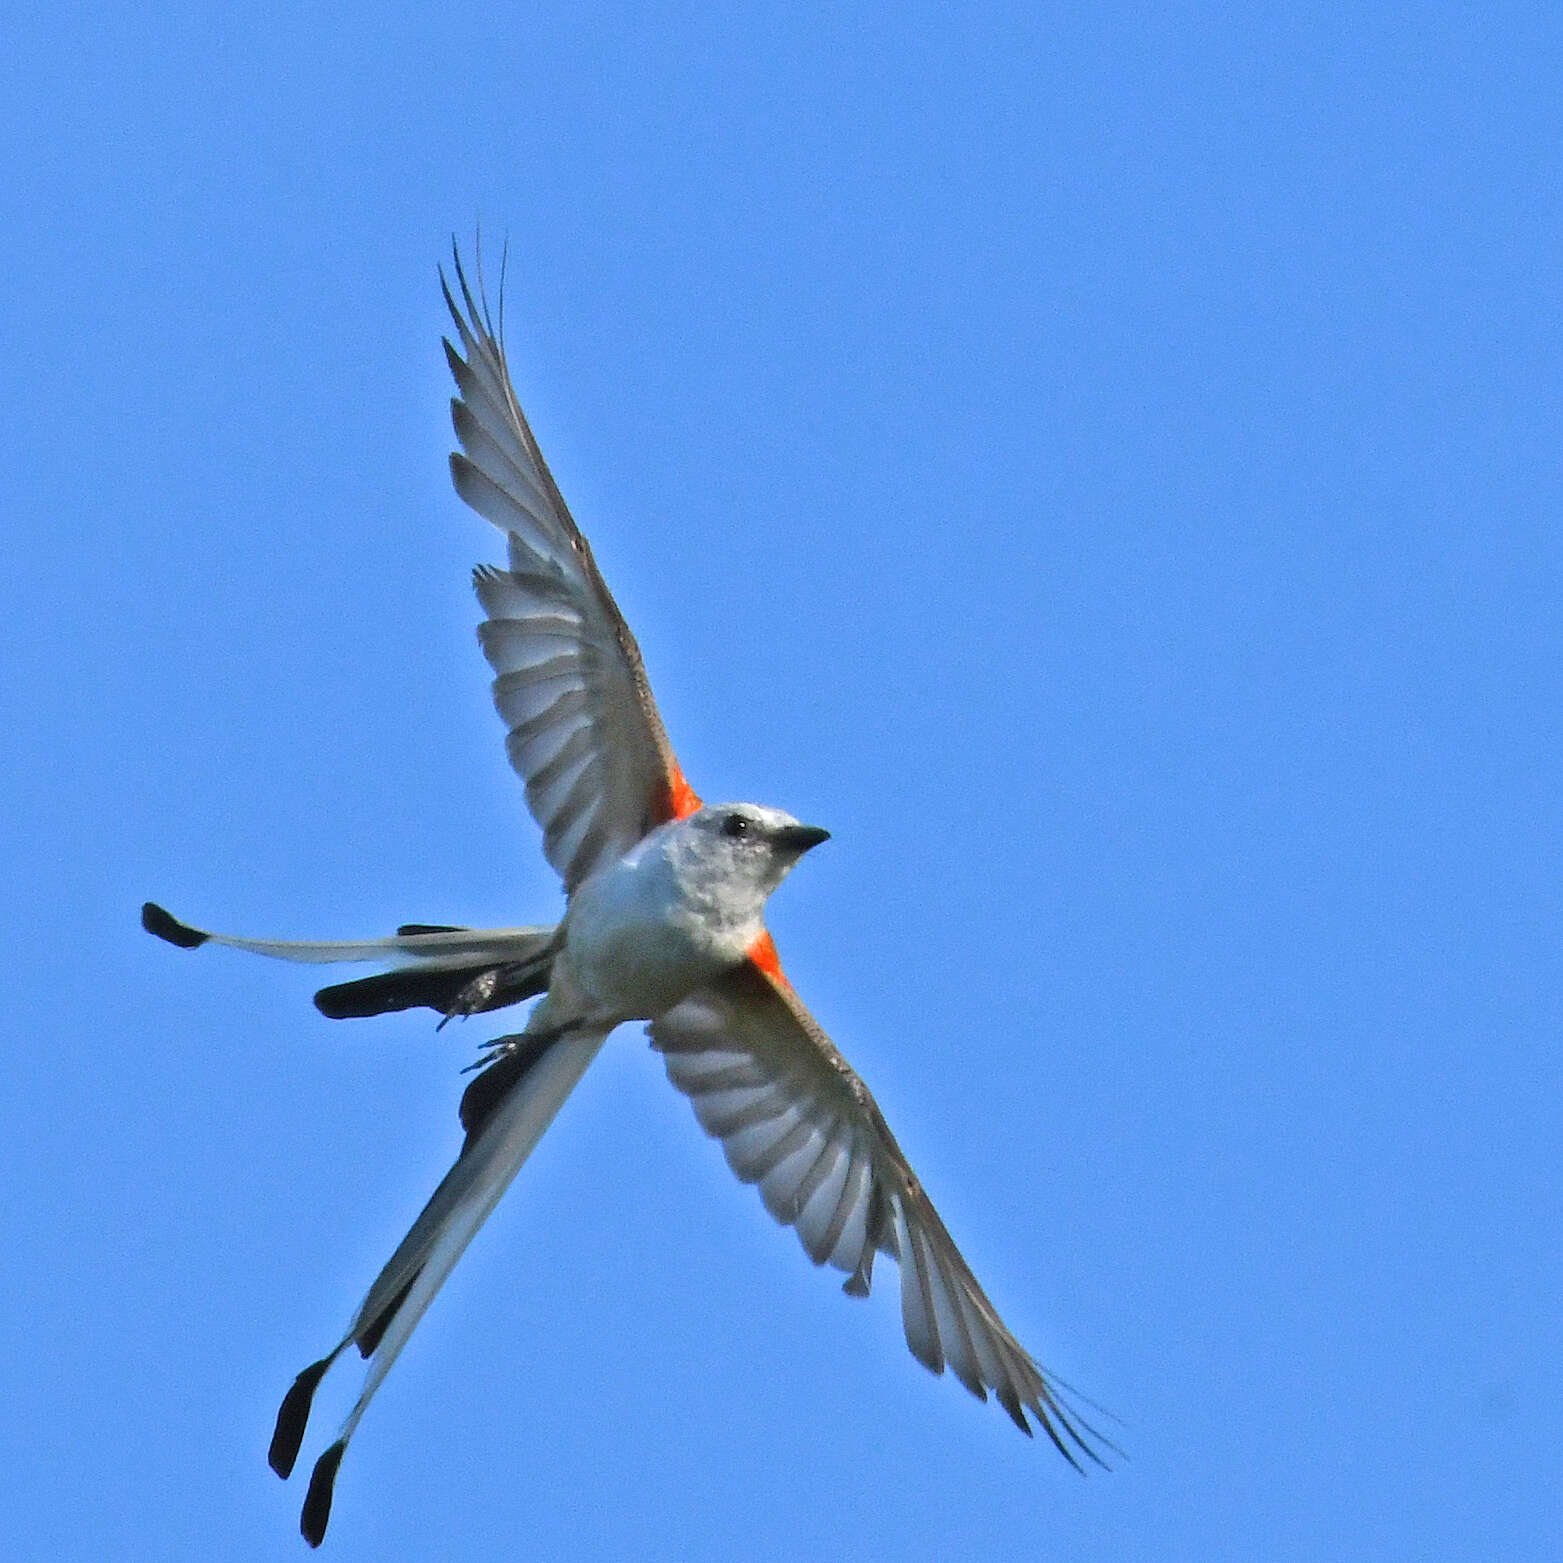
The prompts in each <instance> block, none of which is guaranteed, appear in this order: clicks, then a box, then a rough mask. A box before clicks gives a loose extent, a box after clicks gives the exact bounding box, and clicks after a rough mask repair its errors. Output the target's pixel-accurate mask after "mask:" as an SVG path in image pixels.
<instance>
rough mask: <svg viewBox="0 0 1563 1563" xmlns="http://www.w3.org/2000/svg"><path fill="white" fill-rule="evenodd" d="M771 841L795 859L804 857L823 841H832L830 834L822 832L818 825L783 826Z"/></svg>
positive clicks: (825, 831)
mask: <svg viewBox="0 0 1563 1563" xmlns="http://www.w3.org/2000/svg"><path fill="white" fill-rule="evenodd" d="M771 840H772V841H774V842H775V843H776V845H777V846H778V847H780V848H781V849H782V851H784V852H791V853H792V854H793V855H794V856H795V857H802V856H803V854H804V853H805V852H807V851H808V850H809V848H810V847H817V846H818V845H819V844H820V842H822V841H829V840H830V832H829V831H828V830H821V829H820V827H819V826H818V825H783V826H782V827H781V829H780V830H778V831H777V832H776V833H775V834H774V835H773V836H772V837H771Z"/></svg>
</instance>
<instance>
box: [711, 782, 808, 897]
mask: <svg viewBox="0 0 1563 1563" xmlns="http://www.w3.org/2000/svg"><path fill="white" fill-rule="evenodd" d="M681 831H682V832H684V833H686V834H685V839H686V841H687V843H688V846H689V849H690V851H691V853H692V854H693V855H694V856H696V857H697V858H698V859H699V860H700V862H701V864H702V865H703V866H704V867H705V868H706V869H707V870H708V871H710V872H712V873H714V874H715V875H716V876H717V877H719V878H721V879H722V880H724V881H725V882H727V883H728V884H730V885H732V886H734V887H735V888H736V887H737V886H740V885H742V886H745V887H747V888H749V889H752V890H754V891H756V892H757V893H758V894H759V896H760V897H761V898H762V899H763V898H764V897H765V896H768V895H769V894H770V893H771V891H773V890H774V889H775V888H776V887H777V885H779V884H780V883H781V882H782V880H783V879H785V878H786V877H787V874H788V872H789V871H790V870H791V868H792V866H793V864H794V863H796V862H797V861H798V859H799V858H800V857H802V856H803V854H804V853H805V852H807V851H808V850H809V849H810V848H811V847H817V846H818V845H819V844H820V842H822V841H825V840H828V839H829V836H830V832H829V831H828V830H821V829H820V828H819V826H817V825H803V824H800V823H799V822H798V821H797V820H795V819H794V818H793V817H792V815H790V814H787V813H785V812H784V811H783V810H781V809H768V808H766V807H765V806H764V805H763V804H760V803H708V804H706V806H705V807H704V808H702V809H699V810H697V811H696V812H695V813H694V814H691V815H690V816H689V818H688V819H686V820H683V821H681Z"/></svg>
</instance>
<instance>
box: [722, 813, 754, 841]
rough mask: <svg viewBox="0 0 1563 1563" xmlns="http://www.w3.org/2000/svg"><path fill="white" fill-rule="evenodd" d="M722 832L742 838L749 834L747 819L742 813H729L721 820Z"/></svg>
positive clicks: (725, 834)
mask: <svg viewBox="0 0 1563 1563" xmlns="http://www.w3.org/2000/svg"><path fill="white" fill-rule="evenodd" d="M722 834H723V835H724V836H732V837H734V838H742V837H744V836H747V835H748V834H749V821H748V820H746V819H745V818H744V817H743V815H742V814H729V815H728V816H727V818H726V819H724V820H723V821H722Z"/></svg>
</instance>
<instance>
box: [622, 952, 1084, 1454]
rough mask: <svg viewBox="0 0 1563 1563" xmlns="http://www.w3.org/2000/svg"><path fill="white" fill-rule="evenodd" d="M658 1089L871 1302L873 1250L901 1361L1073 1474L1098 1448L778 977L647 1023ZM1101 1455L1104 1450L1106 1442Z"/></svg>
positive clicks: (709, 991)
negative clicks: (1045, 1446)
mask: <svg viewBox="0 0 1563 1563" xmlns="http://www.w3.org/2000/svg"><path fill="white" fill-rule="evenodd" d="M650 1035H651V1041H652V1046H653V1047H655V1048H656V1049H657V1050H658V1051H659V1052H660V1053H661V1054H662V1058H663V1063H664V1065H665V1067H666V1069H667V1073H668V1078H669V1079H670V1080H671V1081H672V1082H673V1084H674V1085H675V1086H677V1087H678V1089H679V1090H680V1091H682V1092H683V1093H684V1094H685V1095H686V1096H687V1097H688V1098H689V1100H690V1103H691V1105H692V1106H693V1107H694V1110H695V1116H696V1118H697V1119H698V1120H699V1122H700V1125H701V1127H702V1128H703V1129H705V1131H706V1132H707V1133H708V1134H710V1135H712V1136H713V1137H715V1138H716V1139H718V1140H719V1141H720V1142H721V1145H722V1150H723V1153H724V1154H725V1156H726V1157H727V1161H728V1164H729V1165H730V1166H731V1167H732V1169H733V1171H734V1172H735V1173H737V1174H738V1176H739V1177H740V1178H742V1179H743V1180H744V1181H745V1182H747V1183H757V1184H758V1185H759V1188H760V1193H761V1196H762V1198H763V1199H764V1201H765V1205H766V1208H767V1209H768V1210H769V1211H770V1212H771V1214H772V1215H773V1216H775V1217H776V1219H777V1220H778V1221H781V1222H783V1223H785V1224H787V1225H791V1226H793V1227H795V1228H796V1229H797V1232H798V1237H799V1239H800V1241H801V1242H802V1244H803V1247H804V1251H805V1252H806V1253H807V1254H808V1256H809V1258H810V1259H812V1260H813V1261H814V1263H815V1264H830V1265H833V1266H834V1267H835V1268H837V1269H839V1270H843V1271H846V1272H848V1274H849V1279H848V1281H847V1283H846V1289H847V1290H848V1291H849V1292H850V1293H853V1294H854V1295H863V1294H866V1292H867V1290H868V1285H869V1278H870V1276H871V1273H872V1264H873V1257H874V1253H875V1251H876V1250H877V1251H879V1252H882V1253H887V1254H890V1255H891V1256H893V1257H894V1258H895V1259H896V1260H897V1262H898V1263H899V1265H900V1269H901V1319H902V1325H903V1328H904V1329H905V1332H906V1341H907V1345H908V1346H909V1347H910V1348H911V1351H912V1355H913V1356H915V1357H916V1358H917V1360H918V1361H919V1362H921V1363H923V1364H924V1366H926V1367H927V1368H929V1369H930V1370H931V1371H933V1372H934V1373H942V1372H943V1371H944V1369H945V1366H946V1365H948V1366H949V1368H950V1370H951V1372H952V1373H954V1375H955V1376H956V1378H958V1379H959V1380H960V1382H961V1383H962V1384H964V1385H965V1386H966V1388H967V1389H969V1390H970V1391H971V1392H972V1394H974V1395H976V1396H977V1398H978V1399H979V1400H986V1399H987V1398H988V1394H989V1392H990V1391H991V1392H992V1393H993V1394H994V1395H995V1397H996V1398H997V1399H998V1401H999V1403H1000V1404H1001V1405H1002V1406H1003V1407H1004V1408H1005V1410H1006V1411H1008V1412H1009V1414H1010V1416H1011V1417H1012V1418H1013V1419H1014V1421H1015V1422H1016V1423H1017V1424H1018V1425H1019V1427H1020V1428H1021V1430H1022V1431H1023V1432H1027V1433H1029V1432H1030V1431H1031V1427H1030V1424H1029V1422H1028V1421H1027V1413H1029V1414H1030V1415H1031V1416H1032V1417H1035V1418H1036V1420H1037V1422H1038V1423H1039V1424H1040V1426H1041V1427H1042V1428H1043V1430H1044V1431H1045V1432H1046V1433H1047V1434H1048V1436H1049V1437H1050V1438H1051V1439H1052V1441H1053V1442H1054V1443H1055V1444H1056V1445H1057V1446H1058V1448H1059V1449H1060V1451H1061V1452H1062V1453H1063V1454H1064V1456H1065V1457H1066V1458H1067V1459H1068V1460H1069V1461H1070V1462H1071V1463H1073V1464H1078V1463H1079V1462H1078V1460H1077V1458H1076V1455H1077V1453H1078V1454H1083V1455H1084V1456H1086V1457H1087V1458H1088V1459H1091V1460H1093V1461H1096V1462H1097V1463H1098V1464H1100V1463H1101V1457H1100V1455H1099V1454H1098V1452H1097V1448H1096V1447H1095V1445H1096V1444H1098V1443H1099V1444H1107V1440H1106V1439H1104V1438H1102V1437H1101V1435H1100V1434H1097V1433H1095V1432H1094V1430H1093V1429H1091V1428H1090V1427H1089V1425H1088V1424H1087V1423H1085V1422H1084V1421H1083V1420H1082V1419H1081V1418H1080V1416H1079V1415H1078V1413H1077V1412H1075V1411H1074V1410H1073V1408H1071V1407H1068V1406H1066V1405H1065V1403H1064V1399H1063V1393H1064V1391H1063V1386H1062V1385H1060V1384H1059V1383H1058V1382H1057V1381H1056V1380H1054V1379H1052V1378H1050V1377H1049V1376H1048V1375H1047V1374H1045V1373H1044V1372H1043V1370H1042V1369H1041V1368H1040V1367H1038V1366H1037V1364H1036V1363H1035V1362H1033V1361H1032V1359H1031V1357H1030V1356H1029V1355H1027V1353H1026V1351H1025V1349H1024V1348H1023V1347H1022V1346H1021V1345H1020V1343H1019V1342H1018V1341H1017V1340H1016V1339H1015V1337H1014V1336H1013V1335H1012V1334H1010V1332H1009V1330H1008V1329H1007V1328H1006V1327H1005V1325H1004V1323H1003V1321H1002V1320H1001V1319H1000V1318H999V1316H998V1313H997V1311H996V1310H995V1309H994V1307H993V1304H992V1303H991V1302H989V1301H988V1298H987V1295H986V1294H985V1293H984V1292H983V1290H982V1288H981V1287H980V1286H979V1285H978V1284H977V1280H976V1277H975V1276H974V1275H973V1274H972V1273H971V1270H970V1269H969V1268H968V1266H967V1264H966V1261H965V1260H964V1259H963V1258H962V1257H961V1254H960V1251H959V1249H957V1248H956V1246H955V1244H954V1242H953V1241H952V1239H951V1238H950V1234H949V1233H948V1231H946V1229H945V1226H944V1223H943V1222H942V1221H941V1220H940V1219H939V1215H938V1212H937V1211H936V1210H935V1209H934V1207H933V1204H932V1202H931V1201H930V1200H929V1198H928V1196H927V1194H926V1193H925V1192H924V1191H923V1188H922V1185H921V1184H920V1183H919V1182H918V1180H917V1176H916V1174H915V1173H914V1172H913V1171H912V1169H911V1166H910V1165H909V1164H908V1162H907V1160H906V1157H905V1155H904V1154H903V1153H902V1151H901V1148H900V1146H899V1145H897V1143H896V1141H895V1137H894V1136H893V1135H892V1134H891V1133H890V1129H889V1126H888V1125H887V1124H886V1123H885V1121H884V1117H883V1115H882V1114H881V1113H880V1111H879V1107H878V1104H877V1103H876V1102H875V1101H874V1099H873V1097H872V1096H871V1095H870V1094H869V1091H868V1088H867V1087H866V1086H865V1085H864V1084H863V1082H862V1080H861V1079H860V1078H859V1077H858V1075H857V1074H856V1073H855V1072H854V1071H853V1070H852V1068H851V1066H850V1065H849V1064H848V1063H847V1061H846V1060H845V1059H844V1058H843V1057H842V1056H841V1054H840V1053H839V1052H838V1051H837V1050H836V1048H835V1046H834V1045H833V1044H832V1043H831V1041H830V1039H829V1038H828V1037H827V1036H826V1035H825V1033H824V1032H823V1031H822V1030H821V1029H820V1027H819V1025H818V1023H817V1022H816V1021H815V1020H814V1018H813V1017H812V1016H811V1015H810V1014H809V1012H808V1011H807V1010H806V1009H805V1008H804V1006H803V1004H802V1003H801V1002H800V1001H799V999H798V997H797V995H796V994H795V993H794V992H793V991H792V989H791V987H790V986H788V985H787V984H786V983H785V981H784V980H782V981H778V980H775V979H773V978H771V977H769V976H767V975H766V974H765V973H764V972H762V971H761V970H760V969H759V968H757V967H755V966H754V965H752V964H746V965H745V966H743V967H742V968H740V969H739V970H737V971H735V972H733V973H730V974H729V975H728V976H726V977H724V978H722V979H720V980H719V981H717V982H715V983H713V984H711V985H709V986H708V987H706V988H703V989H701V990H699V991H698V992H696V993H695V994H693V995H691V996H690V997H689V998H687V999H685V1000H684V1001H683V1002H682V1003H681V1004H679V1005H677V1006H676V1007H675V1008H673V1009H672V1010H670V1011H669V1012H668V1013H667V1014H665V1015H663V1016H662V1017H661V1018H660V1019H659V1020H657V1021H655V1022H653V1024H652V1025H651V1027H650ZM1109 1447H1110V1445H1109Z"/></svg>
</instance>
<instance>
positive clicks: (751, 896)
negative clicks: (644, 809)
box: [549, 803, 824, 1024]
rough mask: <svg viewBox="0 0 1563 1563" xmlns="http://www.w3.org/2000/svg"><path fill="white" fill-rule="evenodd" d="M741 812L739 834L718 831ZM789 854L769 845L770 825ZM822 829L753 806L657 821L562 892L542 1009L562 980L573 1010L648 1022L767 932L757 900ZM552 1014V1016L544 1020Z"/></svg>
mask: <svg viewBox="0 0 1563 1563" xmlns="http://www.w3.org/2000/svg"><path fill="white" fill-rule="evenodd" d="M731 822H742V823H743V824H745V826H746V827H747V829H746V830H745V833H744V835H743V836H741V837H734V836H729V835H725V834H723V830H724V826H729V825H730V823H731ZM787 831H802V832H804V835H803V836H802V837H793V838H791V839H792V840H794V841H796V842H797V843H798V845H797V847H796V849H795V852H794V851H793V850H792V849H789V848H785V847H784V848H782V849H781V850H780V851H777V850H775V849H774V848H772V846H771V842H772V841H773V840H774V839H775V833H776V832H787ZM822 839H824V833H823V832H819V833H815V832H814V831H813V830H812V828H811V827H809V826H801V825H799V823H798V821H797V820H795V819H793V818H792V816H791V815H789V814H783V813H782V812H781V811H780V810H779V809H763V808H761V807H760V806H759V805H757V804H752V803H750V804H724V805H720V806H718V807H715V808H709V807H707V808H702V809H700V810H698V811H697V812H696V813H694V814H692V815H689V816H688V817H686V818H684V819H678V820H671V821H669V822H668V823H667V824H665V825H659V826H658V827H657V828H656V829H655V830H653V831H652V832H651V833H650V834H649V835H647V836H645V837H644V838H642V840H640V841H639V842H637V843H636V844H635V845H634V846H633V847H631V848H630V850H629V851H628V852H626V853H625V854H624V856H623V857H621V858H617V859H615V860H614V861H613V862H612V863H610V864H609V865H608V866H607V867H605V868H604V869H602V870H601V871H600V872H598V873H596V874H594V875H592V877H591V878H590V879H588V880H586V881H585V882H584V883H583V884H582V885H581V886H580V888H579V889H578V890H577V891H576V892H575V894H574V895H573V896H572V897H571V898H570V908H569V912H568V914H567V915H566V917H565V920H564V948H563V949H562V951H561V952H560V954H559V956H558V957H557V958H556V959H555V962H554V980H553V983H552V984H551V986H550V990H549V991H550V1001H549V1003H550V1009H551V1010H552V1011H555V1012H557V1011H558V1010H559V1006H558V1005H556V1004H555V1003H554V999H555V997H556V996H558V995H559V993H560V989H561V986H562V985H564V986H567V987H568V988H569V990H570V991H571V992H572V995H573V996H574V998H575V1000H576V1002H577V1003H579V1004H580V1005H581V1006H582V1007H581V1015H580V1018H581V1019H583V1020H584V1019H591V1020H594V1021H608V1020H612V1021H613V1022H618V1021H621V1020H652V1019H654V1018H655V1017H656V1016H658V1015H661V1014H663V1013H664V1012H665V1011H667V1010H669V1009H671V1008H672V1007H673V1006H674V1005H675V1004H677V1003H678V1001H679V1000H680V999H682V998H684V997H685V996H686V995H687V994H689V993H691V992H693V991H694V990H695V989H696V988H697V987H699V986H700V985H701V984H702V983H706V982H709V981H711V980H712V979H713V978H715V977H718V976H720V975H721V974H722V973H723V972H724V971H730V970H732V969H733V968H734V967H736V966H738V965H740V964H741V963H742V962H743V960H744V959H745V958H746V956H747V955H748V952H749V950H750V948H751V947H752V946H753V945H754V943H755V941H756V940H758V939H759V938H761V936H762V935H763V934H764V932H765V915H764V914H765V902H766V899H767V897H768V896H769V895H770V893H771V891H772V890H774V889H775V888H776V886H777V885H778V884H780V883H781V880H782V878H783V877H784V876H785V874H786V873H787V872H788V871H789V870H790V869H791V868H792V865H793V863H794V862H796V860H797V855H801V853H802V852H805V851H807V850H808V847H809V846H812V845H814V844H815V842H816V841H817V840H822ZM558 1023H560V1021H559V1020H558V1019H556V1018H555V1015H554V1014H550V1017H549V1024H558Z"/></svg>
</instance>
